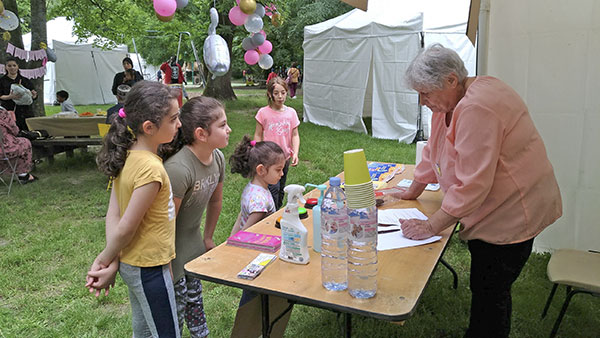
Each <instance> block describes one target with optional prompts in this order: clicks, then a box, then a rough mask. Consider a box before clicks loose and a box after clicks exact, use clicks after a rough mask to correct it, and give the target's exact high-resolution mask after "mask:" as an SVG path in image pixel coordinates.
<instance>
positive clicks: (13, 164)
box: [0, 129, 19, 195]
mask: <svg viewBox="0 0 600 338" xmlns="http://www.w3.org/2000/svg"><path fill="white" fill-rule="evenodd" d="M0 161H3V162H6V164H7V165H8V166H7V167H6V168H4V169H1V170H0V181H2V183H3V184H4V185H5V186H7V187H8V192H7V193H6V195H10V189H11V188H12V184H13V182H14V181H15V178H16V177H17V161H16V160H15V161H13V160H12V159H11V158H10V157H8V155H6V151H4V131H3V130H2V129H0ZM6 173H8V174H10V182H9V183H6V181H5V180H4V179H3V178H2V175H4V174H6ZM17 181H19V180H17Z"/></svg>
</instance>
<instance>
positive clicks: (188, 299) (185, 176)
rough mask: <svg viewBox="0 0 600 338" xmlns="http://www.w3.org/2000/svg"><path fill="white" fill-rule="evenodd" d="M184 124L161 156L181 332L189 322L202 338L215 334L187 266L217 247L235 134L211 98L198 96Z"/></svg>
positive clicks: (199, 288) (183, 111)
mask: <svg viewBox="0 0 600 338" xmlns="http://www.w3.org/2000/svg"><path fill="white" fill-rule="evenodd" d="M180 118H181V125H182V126H181V129H180V130H179V134H178V135H177V137H176V138H175V140H173V142H171V144H169V145H165V146H163V148H162V150H161V156H162V157H163V158H164V159H165V169H166V170H167V173H168V174H169V179H170V180H171V186H172V187H173V200H174V202H175V213H176V215H177V223H176V231H175V252H176V255H177V257H176V258H175V259H174V260H173V261H172V262H171V266H172V268H173V280H174V282H175V300H176V301H177V315H178V318H179V328H180V330H181V329H183V323H184V321H185V323H186V324H187V328H188V330H189V331H190V335H191V337H194V338H196V337H206V336H207V335H208V333H209V331H208V326H207V324H206V316H205V314H204V305H203V303H204V302H203V299H202V283H201V282H200V279H198V278H195V277H193V276H190V275H186V274H185V271H184V269H183V266H184V265H185V264H186V263H188V262H189V261H191V260H193V259H195V258H196V257H199V256H200V255H202V254H204V253H205V252H207V251H209V250H211V249H212V248H214V247H215V246H216V245H215V242H214V240H213V234H214V232H215V228H216V226H217V221H218V220H219V216H220V214H221V208H222V206H223V181H224V179H225V157H224V156H223V153H222V152H221V151H220V150H219V149H220V148H224V147H226V146H227V145H228V144H229V134H230V133H231V128H229V125H228V124H227V116H226V115H225V108H224V107H223V105H222V104H221V103H220V102H219V101H217V100H216V99H214V98H211V97H208V96H196V97H194V98H192V99H191V100H189V101H188V102H186V103H185V104H184V105H183V107H181V117H180ZM205 211H206V221H205V223H204V231H202V218H203V215H204V212H205ZM203 234H204V235H203Z"/></svg>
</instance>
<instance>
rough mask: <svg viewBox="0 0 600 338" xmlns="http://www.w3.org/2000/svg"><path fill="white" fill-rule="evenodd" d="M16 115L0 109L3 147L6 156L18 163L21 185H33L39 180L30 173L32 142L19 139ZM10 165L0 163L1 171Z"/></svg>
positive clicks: (22, 138) (3, 162)
mask: <svg viewBox="0 0 600 338" xmlns="http://www.w3.org/2000/svg"><path fill="white" fill-rule="evenodd" d="M16 120H17V119H16V118H15V113H14V112H13V111H9V110H6V109H4V108H2V107H0V129H1V130H2V135H3V136H4V137H2V146H3V147H4V151H5V152H6V156H7V157H8V158H10V159H11V161H15V160H16V161H17V163H16V164H17V168H16V171H17V175H18V177H19V180H20V181H21V183H23V184H25V183H31V182H34V181H36V180H37V177H35V176H33V175H32V174H30V173H29V172H30V171H31V170H32V168H33V161H32V151H31V142H30V141H29V140H28V139H26V138H24V137H17V134H18V133H19V127H17V124H16ZM6 165H8V163H6V162H5V161H2V162H1V163H0V169H4V167H3V166H6Z"/></svg>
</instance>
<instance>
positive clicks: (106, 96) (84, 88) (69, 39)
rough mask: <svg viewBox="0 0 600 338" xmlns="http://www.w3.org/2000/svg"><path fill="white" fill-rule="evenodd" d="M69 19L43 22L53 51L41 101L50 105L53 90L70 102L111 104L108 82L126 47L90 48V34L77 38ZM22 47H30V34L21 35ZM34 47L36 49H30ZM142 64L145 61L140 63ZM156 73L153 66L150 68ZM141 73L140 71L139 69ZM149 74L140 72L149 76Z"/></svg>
mask: <svg viewBox="0 0 600 338" xmlns="http://www.w3.org/2000/svg"><path fill="white" fill-rule="evenodd" d="M73 24H74V23H73V21H69V20H67V19H66V18H65V17H58V18H55V19H53V20H50V21H48V22H47V24H46V28H47V32H48V45H49V47H51V48H53V49H54V51H55V52H56V56H57V60H56V63H54V62H48V63H47V64H46V67H47V71H46V76H45V77H44V103H46V104H52V103H53V102H54V101H55V99H56V92H57V91H59V90H66V91H67V92H69V98H70V99H71V101H73V103H74V104H111V103H116V102H117V100H116V98H115V96H114V95H113V94H112V91H111V88H112V81H113V77H114V76H115V74H116V73H118V72H122V71H123V66H122V61H123V58H125V57H126V56H128V53H127V46H125V45H120V46H117V47H116V48H114V49H112V50H103V49H101V48H98V47H94V46H93V45H92V42H93V40H94V37H91V38H89V39H87V40H86V41H79V42H78V38H77V36H75V35H73ZM23 44H24V45H25V49H27V50H30V49H31V33H28V34H25V35H23ZM34 49H37V48H34ZM131 58H132V60H133V63H134V68H135V69H137V70H139V65H138V60H137V57H136V56H135V55H133V56H131ZM142 64H145V63H144V62H142ZM150 71H151V72H153V73H156V72H155V70H154V68H152V69H151V70H150ZM140 72H141V73H142V74H144V71H143V70H142V71H140ZM150 76H151V75H150V73H148V72H147V74H144V77H145V78H150Z"/></svg>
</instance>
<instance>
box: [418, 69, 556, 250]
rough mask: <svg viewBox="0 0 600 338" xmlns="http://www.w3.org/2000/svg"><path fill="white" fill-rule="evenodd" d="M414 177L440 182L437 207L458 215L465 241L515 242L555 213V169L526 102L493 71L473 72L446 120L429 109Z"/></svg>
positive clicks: (530, 234)
mask: <svg viewBox="0 0 600 338" xmlns="http://www.w3.org/2000/svg"><path fill="white" fill-rule="evenodd" d="M415 180H416V181H418V182H421V183H433V182H439V183H440V186H441V187H442V190H443V191H444V192H445V195H444V200H443V202H442V210H443V211H445V212H446V213H448V214H450V215H452V216H454V217H458V218H460V222H461V224H462V225H463V228H462V231H461V232H460V237H461V238H462V239H464V240H470V239H480V240H483V241H486V242H488V243H493V244H510V243H518V242H522V241H525V240H528V239H530V238H532V237H534V236H536V235H537V234H539V233H540V232H541V231H542V230H543V229H544V228H545V227H547V226H548V225H550V224H552V223H553V222H554V221H555V220H556V219H558V218H559V217H560V216H561V215H562V200H561V196H560V191H559V188H558V183H557V182H556V178H555V177H554V170H553V168H552V165H551V164H550V161H549V160H548V156H547V155H546V148H545V147H544V143H543V141H542V138H541V136H540V134H539V133H538V131H537V129H536V128H535V126H534V124H533V121H532V120H531V117H530V115H529V112H528V110H527V107H526V106H525V103H524V102H523V100H521V98H520V97H519V95H518V94H517V93H516V92H515V91H514V90H513V89H512V88H510V87H509V86H508V85H506V84H505V83H503V82H502V81H500V80H498V79H496V78H493V77H487V76H486V77H477V78H476V79H475V81H474V82H473V83H472V84H471V85H470V86H469V88H468V89H467V92H466V93H465V96H464V97H463V98H462V99H461V100H460V102H459V103H458V104H457V105H456V108H455V109H454V113H453V115H452V120H451V121H450V125H449V126H448V127H447V126H446V122H445V115H444V114H441V113H434V114H433V116H432V130H431V137H430V138H429V141H428V142H427V146H425V148H424V150H423V158H422V161H421V162H420V163H419V165H417V167H416V169H415Z"/></svg>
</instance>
